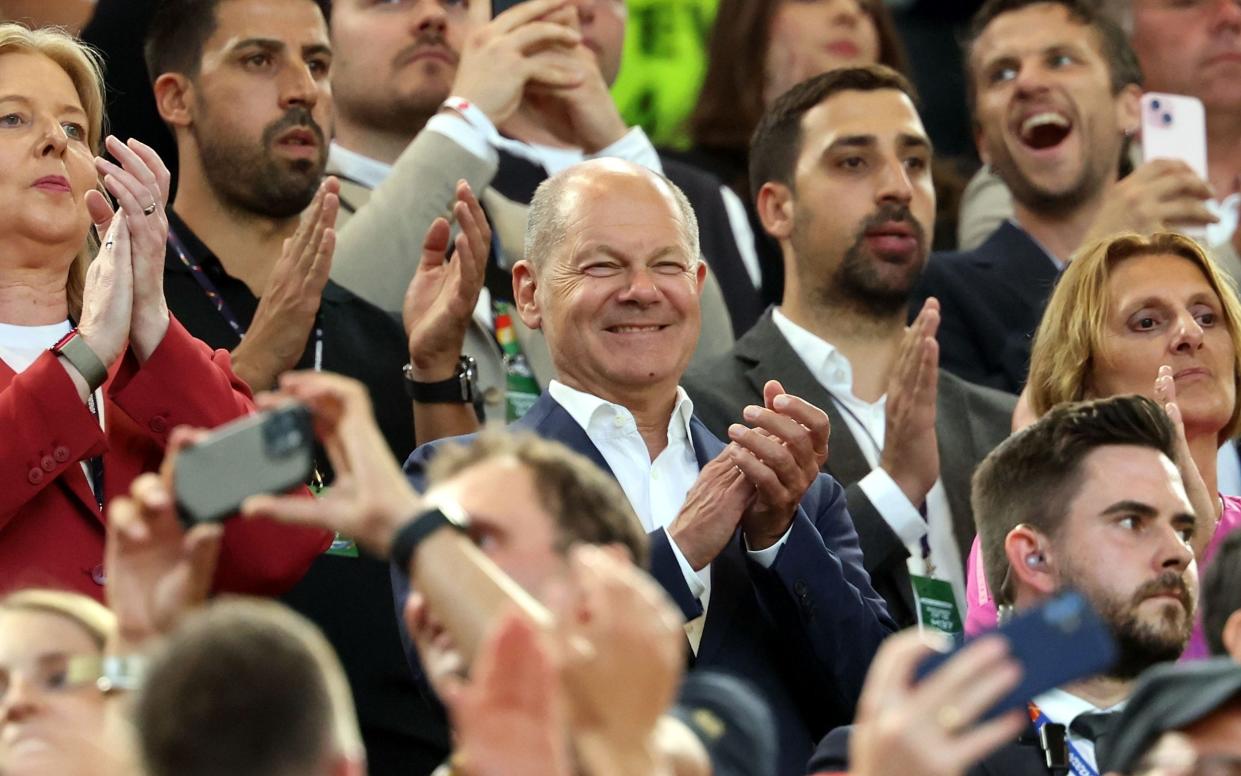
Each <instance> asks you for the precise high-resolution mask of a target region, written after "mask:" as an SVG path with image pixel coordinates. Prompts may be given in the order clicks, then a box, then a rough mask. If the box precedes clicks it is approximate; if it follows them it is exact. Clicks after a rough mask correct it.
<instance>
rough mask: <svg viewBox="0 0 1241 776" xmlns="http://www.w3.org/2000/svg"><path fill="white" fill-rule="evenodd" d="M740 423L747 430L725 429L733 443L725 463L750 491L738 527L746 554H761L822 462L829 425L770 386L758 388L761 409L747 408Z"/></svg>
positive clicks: (813, 409) (814, 409) (775, 385)
mask: <svg viewBox="0 0 1241 776" xmlns="http://www.w3.org/2000/svg"><path fill="white" fill-rule="evenodd" d="M742 417H744V418H745V420H746V422H747V423H750V424H752V425H751V426H745V425H743V424H740V423H734V424H733V425H732V426H730V427H729V429H728V436H729V438H730V439H731V440H732V441H733V442H734V443H735V444H734V445H733V446H732V447H731V451H730V457H731V459H732V462H733V464H734V465H735V466H736V467H737V468H738V469H740V470H741V472H742V473H743V474H744V475H745V476H746V478H747V479H748V480H749V481H750V483H751V484H752V485H753V486H754V488H755V497H754V501H753V503H752V504H751V505H750V507H749V508H748V509H747V510H746V512H745V514H744V515H742V518H741V527H742V529H743V530H744V531H745V535H746V540H747V542H748V543H749V546H750V549H751V550H762V549H766V548H768V547H770V546H772V545H774V544H775V543H776V542H777V541H779V540H780V537H782V536H784V534H785V533H786V532H787V531H788V529H789V525H790V524H791V523H792V521H793V517H794V515H796V513H797V505H798V503H799V502H800V501H801V499H802V496H804V495H805V494H806V490H807V489H808V488H809V487H810V485H811V484H812V483H813V482H814V480H815V478H816V477H818V476H819V470H820V469H821V468H822V467H823V464H824V463H826V462H827V443H828V437H829V435H830V432H831V423H830V422H829V421H828V418H827V413H825V412H823V410H821V409H819V408H818V407H816V406H814V405H813V404H811V403H809V402H807V401H805V400H804V399H801V398H799V397H797V396H793V395H791V394H788V393H785V391H784V386H782V385H781V384H780V383H779V382H777V381H775V380H768V381H767V384H766V385H764V386H763V406H762V407H759V406H757V405H750V406H748V407H746V408H745V410H744V411H743V412H742Z"/></svg>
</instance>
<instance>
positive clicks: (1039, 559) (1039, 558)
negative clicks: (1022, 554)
mask: <svg viewBox="0 0 1241 776" xmlns="http://www.w3.org/2000/svg"><path fill="white" fill-rule="evenodd" d="M1026 565H1027V566H1029V567H1030V568H1036V567H1038V566H1041V565H1043V553H1041V552H1035V553H1031V554H1029V555H1027V556H1026Z"/></svg>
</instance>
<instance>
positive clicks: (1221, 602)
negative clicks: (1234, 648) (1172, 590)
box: [1201, 531, 1241, 655]
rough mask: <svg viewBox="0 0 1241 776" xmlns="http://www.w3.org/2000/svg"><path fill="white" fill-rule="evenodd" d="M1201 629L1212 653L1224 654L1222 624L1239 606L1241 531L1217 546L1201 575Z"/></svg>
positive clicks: (1240, 606)
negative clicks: (1204, 571)
mask: <svg viewBox="0 0 1241 776" xmlns="http://www.w3.org/2000/svg"><path fill="white" fill-rule="evenodd" d="M1201 601H1202V630H1203V632H1204V633H1205V634H1206V639H1207V647H1208V648H1209V649H1210V650H1211V654H1212V655H1227V654H1228V648H1227V647H1226V646H1224V625H1225V624H1226V623H1227V622H1228V618H1229V617H1231V616H1232V614H1233V612H1235V611H1237V610H1238V609H1241V531H1234V532H1233V533H1232V534H1230V535H1229V536H1228V537H1227V538H1226V539H1224V543H1223V544H1221V545H1220V546H1219V549H1218V550H1217V551H1216V553H1215V556H1214V557H1213V558H1211V563H1210V565H1209V566H1207V570H1206V573H1205V574H1203V577H1202V594H1201Z"/></svg>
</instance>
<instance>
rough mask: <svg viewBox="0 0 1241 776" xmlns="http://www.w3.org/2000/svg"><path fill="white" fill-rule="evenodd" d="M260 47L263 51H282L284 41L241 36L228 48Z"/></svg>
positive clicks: (234, 49)
mask: <svg viewBox="0 0 1241 776" xmlns="http://www.w3.org/2000/svg"><path fill="white" fill-rule="evenodd" d="M250 47H254V48H261V49H263V50H264V51H273V52H274V51H283V50H284V49H285V45H284V41H282V40H278V39H276V38H242V39H241V40H239V41H237V42H236V43H234V44H233V45H232V46H230V47H229V48H230V49H231V50H233V51H236V50H238V49H243V48H250Z"/></svg>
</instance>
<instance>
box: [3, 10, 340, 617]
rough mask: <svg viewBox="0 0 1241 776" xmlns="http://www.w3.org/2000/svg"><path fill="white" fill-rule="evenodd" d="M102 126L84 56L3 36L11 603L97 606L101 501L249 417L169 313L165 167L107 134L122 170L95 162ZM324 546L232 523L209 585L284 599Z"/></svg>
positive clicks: (320, 537)
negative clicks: (58, 592)
mask: <svg viewBox="0 0 1241 776" xmlns="http://www.w3.org/2000/svg"><path fill="white" fill-rule="evenodd" d="M102 122H103V90H102V79H101V75H100V70H99V65H98V62H97V60H96V59H95V57H94V55H93V54H92V53H91V52H90V51H89V50H87V49H85V48H83V47H82V46H81V45H80V44H79V43H78V42H77V41H75V40H74V39H73V38H70V37H68V36H67V35H64V34H63V33H60V32H56V31H49V30H36V31H30V30H27V29H26V28H24V27H21V26H19V25H15V24H0V592H2V591H5V590H12V589H15V588H19V587H28V586H36V585H37V586H44V587H46V586H54V587H61V588H68V589H71V590H76V591H78V592H82V593H85V594H87V595H90V596H93V597H94V598H96V599H102V597H103V584H104V581H105V576H104V573H103V565H102V564H103V546H104V511H105V510H104V507H106V504H107V501H108V500H109V499H111V498H112V497H114V496H116V495H118V494H123V493H125V492H126V491H127V490H128V488H129V484H130V482H131V481H132V480H133V479H134V477H136V476H137V475H138V474H140V473H141V472H144V471H152V470H155V469H156V468H158V467H159V464H160V461H161V460H162V459H163V455H164V449H165V447H166V445H167V443H168V434H169V432H171V430H172V429H173V428H174V427H176V426H178V425H182V424H188V425H194V426H206V427H210V426H216V425H219V424H220V423H223V422H225V421H228V420H231V419H233V418H236V417H238V416H241V415H245V414H246V413H248V412H250V411H251V410H252V409H253V407H254V405H253V403H252V401H251V396H250V391H249V389H248V388H247V386H246V385H245V384H244V383H243V382H242V381H241V380H239V379H238V378H237V377H236V376H235V375H234V374H233V372H232V369H231V367H230V360H229V355H228V353H227V352H225V351H216V352H214V353H213V352H212V351H211V350H210V349H209V348H208V347H207V346H206V345H204V344H203V343H202V342H199V341H198V340H196V339H194V338H193V337H191V336H190V335H189V334H188V333H187V332H186V331H185V329H184V328H182V327H181V325H180V324H179V323H177V321H176V320H174V319H173V318H171V317H170V316H169V314H168V308H167V305H166V304H165V302H164V292H163V262H164V241H165V239H166V236H167V230H168V222H167V219H166V218H165V215H164V205H165V202H166V201H167V196H168V182H169V175H168V171H167V169H166V168H165V167H164V165H163V163H162V162H161V161H160V160H159V157H158V156H157V155H156V154H155V153H154V152H153V151H151V150H150V149H149V148H147V147H146V146H144V145H142V144H141V143H137V142H135V141H130V144H129V145H128V146H127V145H125V144H122V143H120V142H119V141H118V140H116V139H115V138H108V141H107V148H108V150H109V151H110V152H111V153H112V155H113V156H114V157H115V158H116V159H118V160H119V161H120V162H121V164H120V165H119V166H118V165H114V164H112V163H110V162H107V161H105V160H103V159H100V158H99V157H97V156H96V152H97V151H98V149H99V141H100V137H101V134H102ZM101 185H102V188H104V189H106V190H107V191H108V192H109V193H110V194H111V195H112V197H114V198H115V200H116V202H117V204H118V208H117V211H116V213H115V215H114V214H113V212H112V208H111V206H110V205H109V204H108V200H107V198H106V197H105V196H104V195H103V194H102V192H101V191H100V190H99V189H100V186H101ZM92 223H93V225H94V229H95V233H96V234H99V235H101V237H100V240H101V241H102V245H101V246H100V247H99V249H98V255H97V256H96V257H94V259H93V262H92V256H93V255H94V254H95V251H94V250H92V247H93V241H92V240H91V239H90V237H89V236H88V235H89V234H90V233H91V228H92ZM88 267H89V269H87V268H88ZM75 322H76V324H75ZM329 541H330V537H329V536H328V535H327V534H324V533H323V532H320V531H307V530H303V529H294V528H290V527H287V526H281V525H276V524H274V523H268V522H262V521H254V522H249V521H232V522H231V523H230V525H229V526H228V527H227V529H226V531H225V538H224V548H223V552H222V554H221V557H220V562H219V566H218V568H217V572H216V578H215V587H216V588H217V589H219V590H229V591H238V592H248V593H260V594H274V593H279V592H282V591H283V590H286V589H287V588H289V587H291V586H292V585H293V583H295V582H296V581H297V580H298V579H299V578H300V577H301V575H302V574H303V573H304V572H305V570H306V569H307V568H308V567H309V565H310V563H311V561H312V560H313V559H314V557H315V556H316V555H317V554H318V553H319V552H320V551H322V550H323V549H324V548H326V546H327V544H328V542H329Z"/></svg>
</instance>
